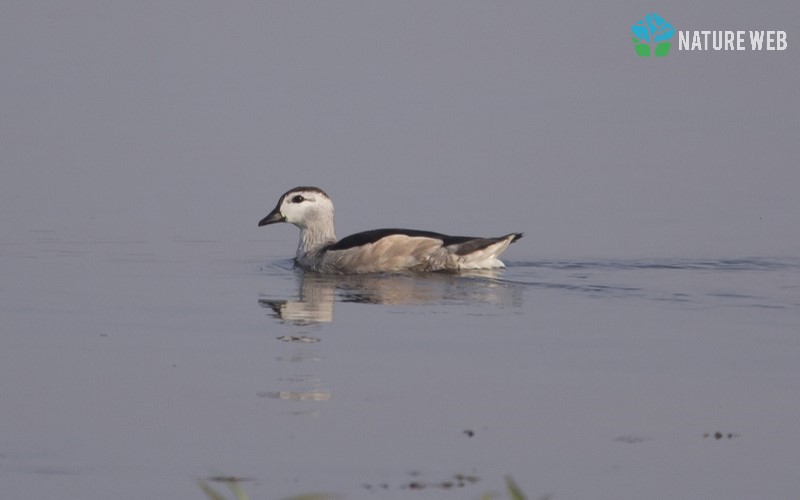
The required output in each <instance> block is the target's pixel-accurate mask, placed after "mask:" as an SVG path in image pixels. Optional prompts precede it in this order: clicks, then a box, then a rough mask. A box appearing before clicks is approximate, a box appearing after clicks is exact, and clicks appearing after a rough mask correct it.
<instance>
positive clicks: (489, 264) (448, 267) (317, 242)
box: [258, 187, 522, 274]
mask: <svg viewBox="0 0 800 500" xmlns="http://www.w3.org/2000/svg"><path fill="white" fill-rule="evenodd" d="M278 222H289V223H291V224H294V225H295V226H297V227H299V228H300V242H299V243H298V245H297V253H296V254H295V262H296V264H297V265H298V266H300V267H301V268H303V269H306V270H309V271H316V272H319V273H329V274H360V273H375V272H399V271H457V270H460V269H492V268H498V267H505V265H504V264H503V263H502V262H501V261H500V260H499V259H498V258H497V257H498V256H499V255H500V254H501V253H503V251H504V250H505V249H506V248H508V245H510V244H511V243H513V242H515V241H517V240H518V239H520V238H522V233H509V234H507V235H505V236H499V237H496V238H477V237H473V236H448V235H445V234H440V233H434V232H430V231H418V230H415V229H374V230H372V231H364V232H361V233H356V234H353V235H350V236H348V237H346V238H343V239H341V240H337V239H336V233H335V231H334V225H333V202H332V201H331V199H330V197H329V196H328V195H327V194H325V191H323V190H321V189H320V188H317V187H296V188H294V189H290V190H289V191H287V192H285V193H284V194H283V195H282V196H281V197H280V200H278V204H277V205H276V206H275V208H274V209H273V210H272V211H271V212H270V213H269V214H268V215H267V216H266V217H264V218H263V219H261V221H259V223H258V226H259V227H261V226H266V225H268V224H275V223H278Z"/></svg>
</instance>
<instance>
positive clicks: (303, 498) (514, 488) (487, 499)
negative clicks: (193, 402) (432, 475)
mask: <svg viewBox="0 0 800 500" xmlns="http://www.w3.org/2000/svg"><path fill="white" fill-rule="evenodd" d="M246 480H247V479H245V478H241V477H236V476H216V477H209V478H207V480H204V479H197V484H198V486H200V489H201V490H203V493H205V495H206V497H207V498H208V499H209V500H229V499H228V497H226V496H225V495H223V494H222V493H220V492H218V491H217V490H215V489H214V488H212V487H211V485H210V484H209V481H213V482H217V483H223V484H225V486H227V487H228V489H229V490H230V491H231V493H232V494H233V499H234V500H248V496H247V493H246V492H245V491H244V490H243V489H242V487H241V486H240V483H241V482H242V481H246ZM505 482H506V494H507V495H508V500H527V498H528V497H526V496H525V494H524V493H523V492H522V489H520V487H519V486H518V485H517V483H516V482H515V481H514V478H512V477H511V476H506V478H505ZM411 489H417V488H411ZM335 498H338V497H337V496H336V495H333V494H331V493H306V494H302V495H295V496H292V497H288V498H286V499H285V500H334V499H335ZM496 498H500V497H498V496H497V495H495V494H494V493H484V494H483V495H482V496H481V500H493V499H496ZM549 498H550V496H549V495H546V496H544V497H542V498H541V499H540V500H548V499H549Z"/></svg>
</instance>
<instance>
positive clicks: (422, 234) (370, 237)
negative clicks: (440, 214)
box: [325, 229, 483, 250]
mask: <svg viewBox="0 0 800 500" xmlns="http://www.w3.org/2000/svg"><path fill="white" fill-rule="evenodd" d="M395 234H403V235H406V236H410V237H412V238H434V239H437V240H442V242H443V243H442V244H443V246H446V247H447V246H450V245H458V244H461V243H466V242H467V241H474V240H483V238H475V237H474V236H448V235H446V234H441V233H434V232H431V231H418V230H416V229H373V230H372V231H364V232H362V233H356V234H351V235H350V236H348V237H346V238H342V239H341V240H339V241H337V242H336V243H334V244H332V245H329V246H328V247H326V248H325V250H346V249H348V248H353V247H360V246H363V245H369V244H370V243H375V242H376V241H378V240H380V239H382V238H386V237H387V236H393V235H395Z"/></svg>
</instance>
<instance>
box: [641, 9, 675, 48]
mask: <svg viewBox="0 0 800 500" xmlns="http://www.w3.org/2000/svg"><path fill="white" fill-rule="evenodd" d="M631 31H632V32H633V48H634V50H636V55H638V56H639V57H650V56H651V55H655V56H656V57H664V56H666V55H667V54H669V49H670V48H671V47H672V42H670V41H669V39H670V38H672V37H673V35H675V28H673V27H672V25H671V24H670V23H668V22H667V21H665V20H664V18H663V17H661V16H659V15H658V14H656V13H655V12H653V13H650V14H647V15H646V16H644V19H640V20H638V21H636V22H635V23H634V24H633V26H631Z"/></svg>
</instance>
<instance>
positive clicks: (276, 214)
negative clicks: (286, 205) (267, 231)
mask: <svg viewBox="0 0 800 500" xmlns="http://www.w3.org/2000/svg"><path fill="white" fill-rule="evenodd" d="M285 221H286V217H284V216H283V214H281V212H280V210H279V209H277V208H276V209H275V210H273V211H272V212H270V213H269V215H267V216H266V217H264V218H263V219H261V220H260V221H258V227H261V226H266V225H267V224H275V223H276V222H285Z"/></svg>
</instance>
